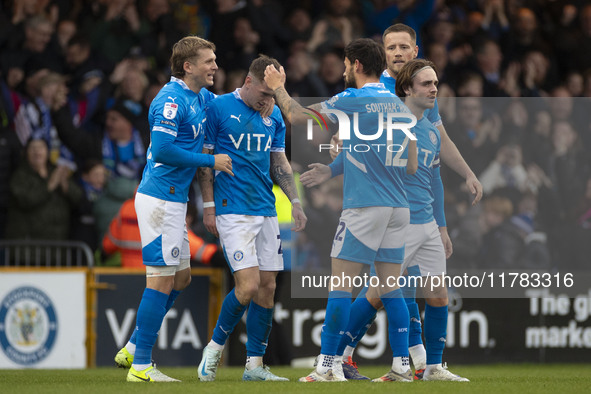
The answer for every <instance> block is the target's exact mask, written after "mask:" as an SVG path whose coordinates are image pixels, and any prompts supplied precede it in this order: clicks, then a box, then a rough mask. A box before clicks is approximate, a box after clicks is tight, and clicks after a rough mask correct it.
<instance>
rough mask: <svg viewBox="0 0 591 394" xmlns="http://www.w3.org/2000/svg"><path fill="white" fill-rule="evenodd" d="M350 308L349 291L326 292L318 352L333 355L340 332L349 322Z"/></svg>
mask: <svg viewBox="0 0 591 394" xmlns="http://www.w3.org/2000/svg"><path fill="white" fill-rule="evenodd" d="M350 310H351V293H350V292H347V291H331V292H329V293H328V302H327V304H326V316H325V318H324V325H323V326H322V332H321V333H320V342H321V346H320V354H324V355H327V356H334V355H336V353H337V348H338V347H339V343H340V341H341V337H342V333H344V331H345V330H346V328H347V324H348V322H349V312H350Z"/></svg>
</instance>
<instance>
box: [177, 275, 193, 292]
mask: <svg viewBox="0 0 591 394" xmlns="http://www.w3.org/2000/svg"><path fill="white" fill-rule="evenodd" d="M190 284H191V275H187V276H183V277H181V278H176V279H175V281H174V289H175V290H178V291H180V290H184V289H186V288H187V287H189V285H190Z"/></svg>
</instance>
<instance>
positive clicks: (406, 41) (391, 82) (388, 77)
mask: <svg viewBox="0 0 591 394" xmlns="http://www.w3.org/2000/svg"><path fill="white" fill-rule="evenodd" d="M382 39H383V43H384V49H385V51H386V59H387V67H386V70H384V72H383V73H382V75H381V77H380V81H381V82H382V83H384V85H385V86H386V88H388V89H389V90H390V91H391V92H392V93H396V91H395V89H396V78H397V77H398V73H399V71H400V70H401V69H402V67H404V65H405V64H406V63H407V62H408V61H410V60H412V59H414V58H416V57H417V54H418V52H419V48H418V46H417V45H416V33H415V31H414V30H413V29H412V28H411V27H409V26H407V25H404V24H401V23H398V24H395V25H392V26H390V27H389V28H388V29H386V31H384V34H383V36H382ZM424 116H425V118H427V119H428V120H429V121H430V122H431V123H432V124H433V125H434V126H435V127H436V128H437V130H438V131H439V135H440V136H441V138H440V139H441V159H442V161H443V163H445V164H446V165H448V166H449V167H450V168H452V169H453V170H454V171H456V172H457V173H458V174H459V175H461V176H462V177H464V178H465V180H466V185H467V186H468V189H469V190H470V191H471V192H472V193H473V194H474V200H473V204H476V203H477V202H478V201H480V198H481V197H482V186H481V184H480V182H479V181H478V179H477V178H476V176H475V175H474V173H473V172H472V170H471V169H470V167H469V166H468V165H467V164H466V162H465V160H464V159H463V157H462V155H461V154H460V152H459V151H458V149H457V147H456V146H455V144H454V143H453V141H451V139H450V138H449V136H448V135H447V133H446V131H445V127H444V126H443V124H442V122H441V116H440V115H439V108H438V106H437V100H435V103H434V105H433V108H427V109H426V110H425V114H424ZM338 144H339V143H338V140H337V138H336V137H333V145H334V146H338ZM336 154H337V152H336V149H333V150H331V156H332V157H333V158H334V157H336ZM440 232H441V237H442V240H443V244H444V246H445V250H446V256H447V257H448V258H449V256H451V254H452V251H453V247H452V243H451V240H450V238H449V236H448V234H447V228H446V227H440ZM409 269H410V272H407V273H408V274H410V275H415V274H417V268H416V266H415V267H409V268H407V270H409ZM402 292H403V294H404V299H405V300H406V303H407V307H408V310H409V313H410V329H409V346H410V348H409V352H410V356H411V359H412V362H413V365H414V367H415V379H421V378H422V374H423V372H424V370H425V367H426V364H425V362H426V353H425V348H424V346H423V342H422V338H421V331H422V330H421V318H420V314H419V307H418V305H417V303H416V301H415V292H416V290H415V288H414V286H412V285H408V284H407V285H406V286H404V287H402ZM381 307H382V304H381V301H380V299H379V298H377V297H374V298H371V297H367V295H366V293H365V291H363V292H362V293H360V295H359V296H358V297H357V299H356V300H355V302H354V303H353V308H352V312H351V316H353V317H354V318H355V319H356V320H357V319H359V321H360V322H359V323H358V322H351V324H352V325H353V326H356V325H359V324H361V325H362V327H363V329H362V330H361V332H359V335H357V337H356V339H354V340H349V337H348V336H344V337H343V340H342V343H341V345H340V346H339V354H341V353H342V354H343V360H344V364H343V369H344V372H345V376H346V377H347V379H358V380H361V379H368V378H367V377H365V376H363V375H361V374H359V372H358V370H357V365H356V364H355V363H354V362H353V359H352V356H353V352H354V350H355V347H356V346H357V343H358V342H359V341H360V340H361V338H363V336H364V335H365V332H366V331H367V329H368V328H369V327H370V326H371V324H372V322H373V318H374V317H375V311H376V310H377V309H380V308H381ZM361 322H364V323H363V324H362V323H361Z"/></svg>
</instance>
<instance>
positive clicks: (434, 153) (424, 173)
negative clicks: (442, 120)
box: [404, 116, 441, 224]
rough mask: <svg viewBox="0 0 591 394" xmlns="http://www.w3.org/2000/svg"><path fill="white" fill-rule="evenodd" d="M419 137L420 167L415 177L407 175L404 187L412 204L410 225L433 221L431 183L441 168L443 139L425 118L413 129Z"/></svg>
mask: <svg viewBox="0 0 591 394" xmlns="http://www.w3.org/2000/svg"><path fill="white" fill-rule="evenodd" d="M412 131H413V133H415V135H416V137H417V149H418V150H419V152H418V159H419V167H418V168H417V172H416V173H415V174H414V175H408V174H405V178H404V185H405V187H406V194H407V196H408V202H409V204H410V223H411V224H424V223H429V222H431V221H433V206H432V205H431V204H432V202H433V201H434V200H435V198H434V195H433V190H432V188H431V181H432V180H433V172H434V171H435V169H436V168H437V167H439V165H440V163H439V151H440V149H441V137H440V135H439V130H437V128H436V127H435V126H434V125H433V123H431V122H430V121H429V119H427V118H426V117H425V116H423V117H422V118H421V119H419V120H418V121H417V125H416V126H415V127H413V129H412Z"/></svg>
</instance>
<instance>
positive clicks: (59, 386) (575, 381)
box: [0, 364, 591, 394]
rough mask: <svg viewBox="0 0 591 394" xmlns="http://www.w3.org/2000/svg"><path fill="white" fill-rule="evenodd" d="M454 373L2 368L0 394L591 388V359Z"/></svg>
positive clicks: (442, 393)
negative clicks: (441, 376) (348, 377)
mask: <svg viewBox="0 0 591 394" xmlns="http://www.w3.org/2000/svg"><path fill="white" fill-rule="evenodd" d="M388 368H389V367H388V366H383V367H379V366H377V367H376V366H370V367H361V368H360V372H361V373H363V374H365V375H368V376H369V377H372V378H375V377H378V376H381V375H382V374H384V373H386V372H387V371H388ZM450 369H451V371H452V372H455V373H458V374H460V375H462V376H465V377H467V378H469V379H470V380H471V382H469V383H456V382H420V381H419V382H413V383H372V382H368V381H349V382H343V383H299V382H297V379H298V378H299V377H301V376H305V375H307V374H308V373H309V372H310V371H311V370H310V369H301V368H289V367H274V368H272V371H273V372H274V373H276V374H277V375H280V376H285V377H288V378H289V379H290V380H291V381H290V382H242V380H241V379H242V372H243V370H244V369H243V368H239V367H221V368H220V369H219V371H218V376H217V379H216V381H215V382H207V383H201V382H199V380H198V379H197V368H196V367H194V368H174V367H171V368H166V367H162V368H161V370H162V372H164V373H166V374H168V375H169V376H171V377H174V378H177V379H181V380H182V383H153V384H149V383H127V382H126V381H125V376H126V373H127V370H122V369H117V368H115V367H113V368H107V367H102V368H95V369H87V370H31V369H28V370H0V393H2V394H4V393H19V394H28V393H60V394H61V393H77V394H78V393H82V394H92V393H124V394H132V393H144V394H147V393H158V394H160V393H224V394H226V393H241V394H271V393H282V394H284V393H323V394H333V393H334V394H347V393H352V394H365V393H393V392H404V393H431V394H447V393H450V394H460V393H560V392H564V393H569V394H572V393H590V392H591V364H569V365H565V364H493V365H478V366H473V365H470V366H469V365H454V366H452V367H451V368H450Z"/></svg>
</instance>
